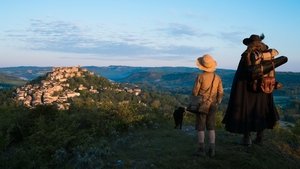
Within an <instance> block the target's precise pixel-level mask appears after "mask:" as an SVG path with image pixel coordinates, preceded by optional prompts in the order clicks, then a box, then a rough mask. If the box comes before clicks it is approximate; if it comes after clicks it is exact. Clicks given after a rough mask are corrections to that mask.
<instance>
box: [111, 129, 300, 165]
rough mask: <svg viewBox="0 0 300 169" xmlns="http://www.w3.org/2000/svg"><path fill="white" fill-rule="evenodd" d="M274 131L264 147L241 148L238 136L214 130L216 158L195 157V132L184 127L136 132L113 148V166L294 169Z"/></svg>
mask: <svg viewBox="0 0 300 169" xmlns="http://www.w3.org/2000/svg"><path fill="white" fill-rule="evenodd" d="M274 132H275V131H267V132H266V137H265V139H266V141H265V142H264V144H263V145H252V146H251V147H244V146H241V145H239V144H238V142H239V140H240V138H241V136H240V135H237V134H231V133H228V132H226V131H224V130H223V129H219V130H217V140H216V156H215V157H214V158H209V157H194V156H193V155H192V154H193V152H195V150H196V148H197V144H196V143H197V137H196V131H195V130H193V129H192V127H187V126H185V127H184V128H183V130H175V129H173V128H172V126H171V125H169V126H168V125H166V126H161V127H160V128H157V129H139V130H136V131H134V132H131V133H130V134H128V135H126V136H122V137H120V138H119V139H117V140H116V141H115V144H114V145H113V152H114V153H113V157H112V159H111V161H112V166H113V167H115V168H126V169H127V168H138V169H144V168H145V169H146V168H147V169H148V168H150V169H151V168H153V169H157V168H158V169H185V168H187V169H194V168H195V169H196V168H197V169H199V168H201V169H209V168H211V169H218V168H220V169H254V168H255V169H275V168H284V169H293V168H295V169H296V168H299V166H300V158H297V157H296V156H291V155H288V154H287V153H286V152H284V151H283V150H281V149H280V146H279V144H277V143H276V142H275V141H274V140H273V139H272V137H273V135H274Z"/></svg>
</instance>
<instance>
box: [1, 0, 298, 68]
mask: <svg viewBox="0 0 300 169" xmlns="http://www.w3.org/2000/svg"><path fill="white" fill-rule="evenodd" d="M299 16H300V1H297V0H264V1H262V0H252V1H249V0H6V1H2V2H1V5H0V20H1V27H0V57H1V62H0V67H10V66H29V65H30V66H71V65H81V66H90V65H94V66H108V65H129V66H188V67H195V59H196V58H197V57H199V56H202V55H203V54H206V53H209V54H211V55H213V56H214V57H215V59H216V60H217V62H218V67H219V68H226V69H236V67H237V64H238V61H239V59H240V54H241V53H242V52H243V51H244V50H245V48H246V46H244V45H243V44H242V40H243V39H244V38H245V37H249V36H250V35H251V34H261V33H264V34H265V36H266V37H265V40H264V42H265V43H266V44H268V45H269V47H271V48H276V49H277V50H278V51H279V53H280V55H285V56H287V57H288V58H289V61H288V63H286V64H285V65H282V66H281V67H279V68H278V70H280V71H295V72H300V66H298V65H299V64H300V54H299V50H300V46H299V40H300V32H299V31H300V19H299V18H300V17H299Z"/></svg>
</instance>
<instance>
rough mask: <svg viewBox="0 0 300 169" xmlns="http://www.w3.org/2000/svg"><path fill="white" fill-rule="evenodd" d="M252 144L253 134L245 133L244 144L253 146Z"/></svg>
mask: <svg viewBox="0 0 300 169" xmlns="http://www.w3.org/2000/svg"><path fill="white" fill-rule="evenodd" d="M251 144H252V140H251V134H250V133H245V134H244V136H243V138H242V145H244V146H251Z"/></svg>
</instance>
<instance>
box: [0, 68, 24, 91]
mask: <svg viewBox="0 0 300 169" xmlns="http://www.w3.org/2000/svg"><path fill="white" fill-rule="evenodd" d="M25 83H26V80H24V79H21V78H20V77H16V76H13V75H8V74H4V73H1V72H0V89H1V88H9V87H12V86H20V85H23V84H25Z"/></svg>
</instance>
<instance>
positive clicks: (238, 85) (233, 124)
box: [222, 52, 279, 134]
mask: <svg viewBox="0 0 300 169" xmlns="http://www.w3.org/2000/svg"><path fill="white" fill-rule="evenodd" d="M247 55H248V54H247V52H244V53H243V54H242V58H241V60H240V63H239V65H238V69H237V71H236V73H235V76H234V79H233V83H232V87H231V93H230V99H229V103H228V107H227V110H226V113H225V116H224V119H223V121H222V122H223V123H224V124H225V129H226V130H227V131H229V132H233V133H242V134H244V133H247V132H251V131H262V130H263V129H266V128H268V129H272V128H273V127H274V126H275V124H276V121H278V120H279V115H278V112H277V110H276V107H275V104H274V99H273V94H272V93H271V94H266V93H263V92H254V91H252V90H251V89H250V88H249V81H250V80H251V79H250V78H249V74H248V73H249V72H248V64H247Z"/></svg>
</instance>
